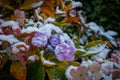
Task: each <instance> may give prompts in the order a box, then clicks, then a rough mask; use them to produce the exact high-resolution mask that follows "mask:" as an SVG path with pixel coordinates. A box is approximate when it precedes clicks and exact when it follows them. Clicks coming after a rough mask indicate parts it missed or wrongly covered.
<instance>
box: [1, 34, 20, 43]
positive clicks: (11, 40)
mask: <svg viewBox="0 0 120 80" xmlns="http://www.w3.org/2000/svg"><path fill="white" fill-rule="evenodd" d="M0 40H2V41H8V42H9V43H10V44H13V43H16V42H19V40H18V39H16V38H15V36H13V35H0Z"/></svg>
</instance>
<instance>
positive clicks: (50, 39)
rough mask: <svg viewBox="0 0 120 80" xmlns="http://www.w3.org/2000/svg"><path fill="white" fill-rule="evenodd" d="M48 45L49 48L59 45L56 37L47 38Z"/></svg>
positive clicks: (58, 39)
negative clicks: (49, 45)
mask: <svg viewBox="0 0 120 80" xmlns="http://www.w3.org/2000/svg"><path fill="white" fill-rule="evenodd" d="M49 43H50V44H51V46H53V47H56V46H57V45H58V44H60V38H59V37H58V36H57V35H52V36H50V38H49Z"/></svg>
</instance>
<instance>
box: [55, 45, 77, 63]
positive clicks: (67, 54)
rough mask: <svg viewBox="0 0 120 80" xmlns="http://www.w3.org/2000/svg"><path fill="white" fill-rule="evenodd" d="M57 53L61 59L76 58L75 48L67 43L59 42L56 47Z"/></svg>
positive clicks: (69, 59)
mask: <svg viewBox="0 0 120 80" xmlns="http://www.w3.org/2000/svg"><path fill="white" fill-rule="evenodd" d="M54 52H55V55H56V57H57V59H58V60H59V61H63V60H66V61H72V60H73V59H74V57H75V56H74V52H75V49H74V48H73V47H72V46H70V45H68V44H65V43H62V44H59V45H57V46H56V47H55V51H54Z"/></svg>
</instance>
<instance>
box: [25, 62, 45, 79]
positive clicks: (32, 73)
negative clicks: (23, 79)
mask: <svg viewBox="0 0 120 80" xmlns="http://www.w3.org/2000/svg"><path fill="white" fill-rule="evenodd" d="M44 78H45V70H44V67H43V65H42V63H41V62H40V61H36V62H33V63H30V64H28V65H27V80H44Z"/></svg>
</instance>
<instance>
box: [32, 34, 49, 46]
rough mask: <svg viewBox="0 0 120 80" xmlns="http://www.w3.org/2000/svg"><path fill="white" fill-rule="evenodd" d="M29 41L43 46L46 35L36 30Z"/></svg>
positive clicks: (45, 41) (45, 42)
mask: <svg viewBox="0 0 120 80" xmlns="http://www.w3.org/2000/svg"><path fill="white" fill-rule="evenodd" d="M31 43H32V44H33V45H34V46H37V47H43V46H45V45H46V44H47V36H46V35H45V34H43V33H41V32H36V33H35V35H34V37H33V38H32V41H31Z"/></svg>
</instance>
